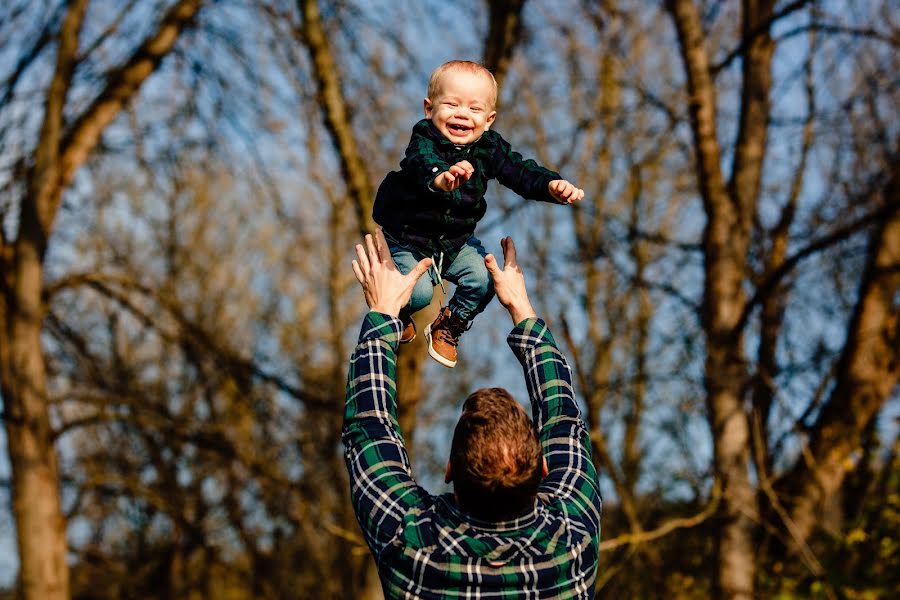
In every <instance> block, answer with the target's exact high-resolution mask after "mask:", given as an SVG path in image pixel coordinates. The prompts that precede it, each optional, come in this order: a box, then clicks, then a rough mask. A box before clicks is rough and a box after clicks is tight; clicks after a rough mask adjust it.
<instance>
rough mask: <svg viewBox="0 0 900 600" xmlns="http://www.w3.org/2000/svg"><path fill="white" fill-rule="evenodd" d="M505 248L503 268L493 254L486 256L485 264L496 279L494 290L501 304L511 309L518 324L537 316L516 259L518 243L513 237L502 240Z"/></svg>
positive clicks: (510, 314) (512, 315) (501, 243)
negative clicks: (514, 242) (501, 268)
mask: <svg viewBox="0 0 900 600" xmlns="http://www.w3.org/2000/svg"><path fill="white" fill-rule="evenodd" d="M500 246H501V247H502V248H503V270H502V271H501V270H500V266H499V265H498V264H497V259H496V258H494V255H493V254H488V255H487V256H485V257H484V266H486V267H487V270H488V272H489V273H490V274H491V277H492V278H493V280H494V292H495V293H496V294H497V299H498V300H499V301H500V304H502V305H503V306H504V308H506V310H508V311H509V316H510V317H512V321H513V325H518V324H519V323H521V322H522V321H524V320H525V319H528V318H530V317H535V316H537V315H536V313H535V312H534V309H533V308H532V307H531V302H529V300H528V291H527V290H526V289H525V276H524V275H523V274H522V270H521V269H520V268H519V263H518V262H517V261H516V245H515V244H513V241H512V238H511V237H505V238H503V239H502V240H500Z"/></svg>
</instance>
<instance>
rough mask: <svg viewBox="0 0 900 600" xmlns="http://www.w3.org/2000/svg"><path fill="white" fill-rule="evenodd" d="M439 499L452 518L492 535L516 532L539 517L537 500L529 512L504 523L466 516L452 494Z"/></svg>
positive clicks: (528, 525)
mask: <svg viewBox="0 0 900 600" xmlns="http://www.w3.org/2000/svg"><path fill="white" fill-rule="evenodd" d="M441 499H442V500H443V501H444V504H445V505H446V506H447V508H448V510H449V511H450V512H451V513H452V514H453V515H454V516H456V517H457V518H459V520H460V521H463V522H465V523H466V525H469V526H470V527H472V528H473V529H478V530H480V531H487V532H492V533H503V532H506V531H516V530H518V529H524V528H526V527H530V526H531V525H533V524H534V523H536V522H537V520H538V518H539V516H540V510H539V507H540V503H539V502H538V500H537V498H535V499H534V504H533V505H532V506H531V510H530V511H528V512H526V513H525V514H523V515H520V516H518V517H516V518H514V519H509V520H506V521H485V520H482V519H478V518H475V517H473V516H472V515H469V514H466V513H464V512H463V511H462V510H460V508H459V506H457V504H456V502H454V501H453V495H452V494H447V495H445V496H441Z"/></svg>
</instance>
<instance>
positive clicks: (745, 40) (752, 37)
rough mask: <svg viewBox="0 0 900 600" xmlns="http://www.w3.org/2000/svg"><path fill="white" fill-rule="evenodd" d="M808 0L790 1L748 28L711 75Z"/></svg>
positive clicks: (742, 52)
mask: <svg viewBox="0 0 900 600" xmlns="http://www.w3.org/2000/svg"><path fill="white" fill-rule="evenodd" d="M809 2H810V0H794V2H791V3H790V4H788V5H787V6H785V7H784V8H782V9H781V10H780V11H778V12H777V13H774V14H772V15H770V16H769V17H768V18H766V19H764V20H763V21H762V22H760V23H758V24H757V25H756V26H755V27H752V28H750V31H749V32H748V33H746V34H745V35H744V36H743V37H742V38H741V41H740V42H739V43H738V45H737V47H736V48H735V49H734V50H732V51H731V52H729V53H728V54H726V55H725V58H723V59H722V60H721V61H719V62H718V63H717V64H715V65H714V66H713V67H712V73H713V75H717V74H718V73H719V72H721V71H722V70H723V69H727V68H728V66H729V65H731V63H732V62H734V60H735V59H737V58H738V57H740V56H743V55H744V54H745V53H746V52H747V49H748V48H749V47H750V45H751V44H753V43H754V42H755V41H756V38H757V37H759V36H760V35H763V34H768V32H769V31H771V28H772V25H774V24H775V22H776V21H779V20H780V19H783V18H784V17H786V16H788V15H790V14H791V13H794V12H797V11H798V10H800V9H801V8H803V7H804V6H806V5H807V4H809Z"/></svg>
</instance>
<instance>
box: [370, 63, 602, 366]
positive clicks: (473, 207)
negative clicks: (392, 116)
mask: <svg viewBox="0 0 900 600" xmlns="http://www.w3.org/2000/svg"><path fill="white" fill-rule="evenodd" d="M496 102H497V82H496V81H495V80H494V76H493V75H492V74H491V72H490V71H488V70H487V69H486V68H484V67H483V66H481V65H479V64H477V63H474V62H469V61H462V60H454V61H450V62H448V63H445V64H443V65H441V66H440V67H438V68H437V69H435V71H434V72H433V73H432V74H431V80H430V81H429V83H428V97H427V98H425V118H424V119H422V120H421V121H419V122H418V123H416V125H415V126H414V127H413V131H412V139H411V140H410V142H409V146H408V147H407V148H406V157H405V158H404V159H403V160H402V161H401V162H400V170H399V171H391V172H390V173H388V175H387V177H385V179H384V181H383V182H382V183H381V186H380V187H379V188H378V194H377V195H376V198H375V206H374V210H373V218H374V219H375V222H376V223H378V224H379V225H381V227H382V229H383V231H384V234H385V239H387V242H388V245H389V247H390V251H391V256H392V257H393V258H394V262H395V263H396V265H397V268H398V269H399V270H400V271H401V272H402V273H404V274H406V273H408V272H409V271H410V270H411V269H412V268H413V267H414V266H415V265H416V264H417V263H418V262H419V261H420V260H421V259H422V258H426V257H431V258H432V261H433V268H432V269H431V271H430V277H429V278H428V279H426V278H425V277H422V278H421V279H419V281H418V283H417V284H416V287H415V289H414V290H413V294H412V297H411V298H410V301H409V304H407V306H406V307H404V309H403V310H401V311H400V319H401V320H402V321H403V324H404V329H403V334H402V336H401V339H400V341H401V342H404V343H406V342H411V341H412V340H413V339H414V338H415V337H416V327H415V323H414V322H413V320H412V315H413V313H415V312H417V311H418V310H420V309H422V308H424V307H426V306H428V304H430V303H431V298H432V295H433V293H434V286H436V285H441V286H442V287H443V283H442V281H441V280H442V279H446V280H448V281H450V282H452V283H454V284H456V290H455V292H454V294H453V297H452V298H450V301H449V302H448V303H447V306H445V307H443V308H442V309H441V312H440V313H439V314H438V316H437V318H436V319H435V320H434V322H433V323H431V324H430V325H428V326H426V328H425V339H426V340H427V342H428V353H429V354H430V355H431V357H432V358H434V359H435V360H436V361H438V362H439V363H441V364H442V365H444V366H446V367H454V366H456V361H457V350H456V349H457V345H458V344H459V338H460V336H461V335H462V333H463V332H464V331H466V330H467V329H469V327H470V326H471V323H472V320H473V319H474V318H475V316H476V315H478V314H479V313H480V312H482V311H483V310H484V309H485V307H486V306H487V304H488V303H489V302H490V301H491V298H493V297H494V288H493V282H492V281H491V278H490V276H489V275H488V271H487V268H486V267H485V265H484V257H485V255H486V254H487V251H486V250H485V249H484V247H483V246H482V245H481V242H480V241H479V240H478V238H476V237H475V235H474V232H475V225H476V224H477V223H478V221H479V220H481V218H482V217H483V216H484V213H485V210H486V209H487V204H486V202H485V200H484V193H485V190H486V188H487V183H488V181H490V180H491V179H496V180H497V181H499V182H500V183H501V184H503V185H504V186H506V187H508V188H510V189H511V190H513V191H514V192H516V193H517V194H519V195H520V196H522V197H524V198H528V199H532V200H542V201H545V202H554V203H558V204H572V203H573V202H578V201H579V200H581V199H582V198H583V197H584V191H583V190H582V189H580V188H577V187H575V186H574V185H572V184H571V183H569V182H568V181H566V180H565V179H562V177H560V175H559V174H558V173H555V172H553V171H551V170H549V169H546V168H544V167H542V166H541V165H539V164H537V163H536V162H535V161H533V160H525V159H523V158H522V155H521V154H519V153H518V152H514V151H513V150H512V148H511V147H510V145H509V143H508V142H507V141H506V140H504V139H503V137H501V136H500V134H499V133H497V132H496V131H492V130H490V126H491V124H492V123H493V122H494V119H496V117H497V112H496V111H495V110H494V107H495V105H496Z"/></svg>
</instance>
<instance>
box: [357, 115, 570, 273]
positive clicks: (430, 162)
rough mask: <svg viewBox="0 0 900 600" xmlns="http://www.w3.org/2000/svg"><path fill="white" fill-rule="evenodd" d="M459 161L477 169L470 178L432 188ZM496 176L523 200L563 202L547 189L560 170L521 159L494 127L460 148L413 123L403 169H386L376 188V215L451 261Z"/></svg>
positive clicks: (404, 237)
mask: <svg viewBox="0 0 900 600" xmlns="http://www.w3.org/2000/svg"><path fill="white" fill-rule="evenodd" d="M461 160H467V161H469V162H470V163H471V164H472V166H473V167H474V168H475V173H474V174H473V175H472V177H471V178H470V179H469V180H468V181H466V182H465V183H464V184H463V185H462V186H460V187H459V189H456V190H453V191H452V192H444V191H442V190H436V189H434V188H433V187H432V185H431V184H432V183H433V182H434V178H435V177H437V176H438V174H439V173H442V172H444V171H446V170H447V169H449V168H450V167H451V165H454V164H456V163H458V162H459V161H461ZM492 179H496V180H497V181H498V182H500V183H501V184H502V185H504V186H506V187H508V188H509V189H511V190H513V191H514V192H516V193H517V194H519V195H520V196H522V197H523V198H528V199H530V200H540V201H543V202H551V203H556V204H560V202H559V201H558V200H556V199H555V198H554V197H553V196H552V195H551V194H550V190H549V189H548V186H549V184H550V182H551V181H553V180H554V179H562V177H561V176H560V175H559V173H556V172H555V171H551V170H550V169H547V168H545V167H542V166H541V165H539V164H538V163H537V162H535V161H534V160H532V159H525V158H523V157H522V155H521V154H519V153H518V152H516V151H514V150H513V149H512V147H511V146H510V144H509V142H507V141H506V140H505V139H503V136H501V135H500V134H499V133H498V132H496V131H495V130H493V129H489V130H487V131H485V132H484V134H482V136H481V137H480V138H478V139H477V140H475V141H474V142H472V143H471V144H467V145H460V146H458V145H456V144H454V143H453V142H451V141H450V140H448V139H447V138H445V137H444V135H443V134H442V133H441V132H440V131H439V130H438V128H437V127H435V126H434V124H433V123H432V122H431V121H430V120H428V119H422V120H421V121H419V122H418V123H416V125H415V126H414V127H413V131H412V136H411V137H410V140H409V145H408V146H407V148H406V154H405V156H404V158H403V160H402V161H400V170H399V171H391V172H390V173H388V175H387V176H386V177H385V178H384V181H382V182H381V185H380V186H379V187H378V194H377V195H376V196H375V206H374V208H373V211H372V217H373V219H374V220H375V222H376V223H378V224H379V225H381V226H382V227H384V230H385V231H387V232H388V233H390V234H391V235H392V236H393V237H394V238H395V239H397V240H401V241H403V242H406V243H408V244H412V245H413V246H415V247H416V248H418V249H419V250H421V251H422V253H423V254H424V255H425V256H431V255H434V254H439V253H440V252H443V253H444V254H445V255H447V256H449V257H451V258H450V262H452V259H453V257H455V256H456V252H458V251H459V249H460V248H461V247H462V246H463V244H465V242H466V240H467V239H468V238H469V236H471V235H472V234H473V233H474V232H475V226H476V225H477V224H478V221H480V220H481V218H482V217H483V216H484V213H485V211H486V210H487V202H485V199H484V194H485V192H486V191H487V185H488V182H489V181H490V180H492Z"/></svg>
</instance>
